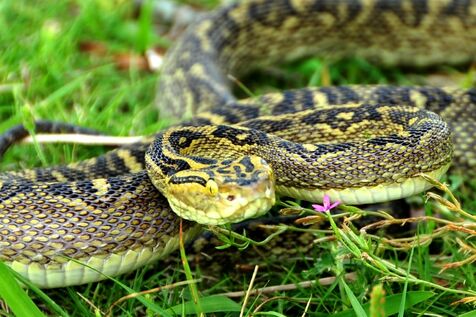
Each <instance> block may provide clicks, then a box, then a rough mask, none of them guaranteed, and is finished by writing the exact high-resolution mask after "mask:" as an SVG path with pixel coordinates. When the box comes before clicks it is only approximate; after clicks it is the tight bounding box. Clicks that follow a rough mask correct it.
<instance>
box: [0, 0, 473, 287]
mask: <svg viewBox="0 0 476 317" xmlns="http://www.w3.org/2000/svg"><path fill="white" fill-rule="evenodd" d="M329 53H332V54H333V55H334V56H337V57H340V56H345V55H349V54H352V55H359V56H363V57H365V58H367V59H370V60H376V61H378V62H381V63H385V64H404V65H418V66H420V65H431V64H435V63H452V64H454V63H467V62H471V61H472V60H473V58H474V56H476V1H466V0H451V1H442V0H441V1H440V0H413V1H404V0H332V1H331V0H312V1H311V0H303V1H289V0H273V1H271V0H249V1H243V2H240V3H238V4H232V5H229V6H227V7H224V8H222V9H219V10H217V11H215V12H212V13H210V14H209V15H207V16H205V17H203V18H201V19H200V20H199V21H197V22H195V23H194V24H193V25H192V26H190V28H189V29H188V31H186V32H185V34H184V35H183V36H182V38H181V39H180V40H178V42H177V43H176V44H175V45H174V46H173V47H172V48H171V49H170V50H169V52H168V53H167V57H166V60H165V64H164V65H165V66H164V69H163V71H162V74H161V77H160V83H159V92H158V94H157V96H158V104H159V108H160V110H161V114H162V115H163V116H169V117H173V116H177V114H184V117H187V118H190V117H191V119H189V120H188V121H186V122H184V123H181V124H180V125H176V126H174V127H172V128H170V129H167V130H165V131H163V132H160V133H158V134H157V135H156V136H153V137H150V138H147V139H144V140H143V141H142V142H140V143H137V144H134V145H131V146H125V147H122V148H119V149H116V150H113V151H111V152H109V153H107V154H105V155H103V156H100V157H97V158H93V159H90V160H87V161H83V162H79V163H75V164H71V165H68V166H61V167H52V168H47V169H36V170H26V171H19V172H7V173H4V174H1V175H0V182H1V191H0V260H2V261H4V262H6V263H7V264H8V265H10V266H11V267H12V268H13V269H14V270H16V271H17V272H19V273H20V274H22V275H23V276H25V277H26V278H28V279H29V280H31V281H32V282H34V283H35V284H37V285H39V286H41V287H59V286H67V285H76V284H81V283H87V282H91V281H96V280H99V279H102V278H103V275H101V274H100V273H98V272H96V271H94V270H91V269H89V268H88V267H85V266H84V265H82V264H81V263H84V264H86V265H87V266H89V267H92V268H95V269H96V270H98V271H100V272H102V273H104V274H107V275H112V276H113V275H117V274H121V273H123V272H127V271H130V270H133V269H135V268H137V267H139V266H141V265H143V264H145V263H148V262H150V261H152V260H155V259H157V258H160V257H164V256H165V255H167V254H168V253H169V252H170V251H172V250H174V249H175V248H176V247H177V241H178V223H179V218H178V217H177V216H176V215H175V214H174V213H173V212H172V211H171V208H170V207H169V203H168V202H167V199H169V202H170V204H171V206H172V208H173V209H174V211H176V212H179V213H180V214H181V215H182V216H183V217H185V218H190V219H191V218H194V219H195V218H198V219H197V221H199V222H202V223H203V222H209V223H222V222H223V219H225V218H226V219H227V220H225V221H239V220H242V219H243V218H244V217H252V216H256V215H258V214H261V213H263V212H265V211H266V210H267V209H269V207H270V206H271V205H272V204H273V203H274V194H275V191H277V192H278V193H279V194H282V195H289V196H292V197H297V198H303V199H307V200H313V201H314V200H319V199H321V198H322V196H323V194H324V193H326V194H328V195H330V196H331V197H332V198H333V199H339V200H343V201H344V202H346V203H351V204H359V203H369V202H376V201H385V200H391V199H397V198H400V197H406V196H409V195H412V194H414V193H417V192H420V191H422V190H425V189H426V188H428V184H426V183H425V182H424V181H423V180H422V179H421V178H420V177H418V176H417V174H419V173H428V174H430V175H433V176H435V177H439V176H441V175H442V174H443V173H444V172H445V171H446V169H447V168H448V166H449V164H450V161H451V156H452V154H453V146H452V144H453V143H454V144H455V149H454V156H455V161H456V164H455V165H456V166H457V167H462V168H465V169H466V170H467V171H470V172H475V171H476V141H475V138H474V135H475V133H476V90H475V89H467V90H463V89H442V88H431V87H391V86H374V87H360V86H359V87H332V88H331V87H325V88H305V89H300V90H295V91H287V92H283V93H276V94H269V95H263V96H261V97H258V98H252V99H248V100H241V101H237V100H236V99H235V98H234V97H233V95H232V93H231V90H230V88H229V81H228V79H227V78H228V77H227V76H228V75H229V74H232V75H234V76H239V75H241V74H243V72H244V71H248V70H250V69H253V68H254V67H256V66H259V65H262V64H266V63H274V62H279V61H282V60H286V59H291V58H296V57H298V56H302V55H303V54H329ZM430 111H432V112H430ZM433 112H435V113H438V114H439V115H437V114H434V113H433ZM197 113H198V114H197ZM440 116H441V117H440ZM442 119H443V120H442ZM445 122H446V123H445ZM450 130H452V131H453V133H454V136H453V140H451V137H450ZM13 138H15V135H14V133H13V134H7V135H6V136H5V137H4V138H3V139H2V142H6V143H8V142H10V141H11V140H12V139H13ZM149 145H150V147H149ZM146 166H147V170H146ZM147 171H148V172H147ZM153 184H154V185H156V186H158V188H159V190H160V192H161V193H162V194H163V195H162V194H161V193H160V192H159V191H157V190H156V188H155V187H154V186H153ZM164 196H165V197H167V199H166V198H165V197H164ZM184 230H185V232H186V233H187V235H188V236H189V237H192V236H194V235H195V233H196V232H197V231H198V230H199V227H198V226H197V225H194V224H193V223H192V222H188V221H185V222H184ZM79 262H81V263H79Z"/></svg>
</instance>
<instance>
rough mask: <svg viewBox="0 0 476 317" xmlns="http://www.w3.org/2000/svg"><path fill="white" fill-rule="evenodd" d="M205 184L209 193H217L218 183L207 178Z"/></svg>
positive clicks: (213, 194)
mask: <svg viewBox="0 0 476 317" xmlns="http://www.w3.org/2000/svg"><path fill="white" fill-rule="evenodd" d="M205 186H206V188H207V190H208V192H209V193H210V195H212V196H215V195H216V194H218V184H217V183H216V182H215V181H214V180H211V179H209V180H208V181H207V184H206V185H205Z"/></svg>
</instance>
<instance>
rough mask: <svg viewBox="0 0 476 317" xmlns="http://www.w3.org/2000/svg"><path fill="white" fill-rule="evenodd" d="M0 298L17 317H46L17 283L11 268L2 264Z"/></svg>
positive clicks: (0, 266) (0, 269) (0, 268)
mask: <svg viewBox="0 0 476 317" xmlns="http://www.w3.org/2000/svg"><path fill="white" fill-rule="evenodd" d="M0 297H1V298H2V299H3V300H5V303H7V305H8V306H9V307H10V309H11V310H12V311H13V313H14V314H15V315H16V316H17V317H23V316H25V317H36V316H45V315H43V313H42V312H41V311H40V310H39V309H38V307H37V306H36V305H35V304H34V303H33V301H32V300H31V299H30V297H29V296H28V295H27V294H26V293H25V291H24V290H23V289H22V288H21V287H20V285H19V284H18V283H17V281H16V280H15V278H14V277H13V274H11V272H10V270H9V268H8V267H7V266H6V265H5V264H4V263H3V262H0Z"/></svg>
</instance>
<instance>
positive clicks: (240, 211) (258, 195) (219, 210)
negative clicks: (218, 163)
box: [169, 186, 276, 225]
mask: <svg viewBox="0 0 476 317" xmlns="http://www.w3.org/2000/svg"><path fill="white" fill-rule="evenodd" d="M195 199H197V197H195ZM275 202H276V196H275V189H274V186H266V188H265V189H263V190H256V189H250V190H247V191H246V193H245V194H243V193H241V194H238V195H236V196H235V197H233V200H232V201H229V200H227V203H223V200H221V201H220V202H218V201H217V202H216V203H214V204H213V203H210V199H209V197H207V208H206V209H204V208H197V207H196V206H197V205H201V204H200V202H199V201H197V200H195V201H193V199H187V200H186V199H169V203H170V206H171V208H172V210H173V211H174V212H175V213H176V214H177V215H179V216H180V217H182V218H184V219H187V220H192V221H195V222H198V223H200V224H209V225H222V224H226V223H235V222H240V221H242V220H244V219H248V218H256V217H259V216H262V215H263V214H265V213H266V212H267V211H268V210H269V209H271V207H272V206H273V205H274V204H275Z"/></svg>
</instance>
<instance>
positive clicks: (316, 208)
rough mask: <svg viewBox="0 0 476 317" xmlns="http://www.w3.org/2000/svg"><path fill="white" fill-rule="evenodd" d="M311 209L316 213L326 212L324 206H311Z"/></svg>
mask: <svg viewBox="0 0 476 317" xmlns="http://www.w3.org/2000/svg"><path fill="white" fill-rule="evenodd" d="M312 208H314V210H315V211H318V212H324V211H327V209H326V208H325V207H324V206H321V205H312Z"/></svg>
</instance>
